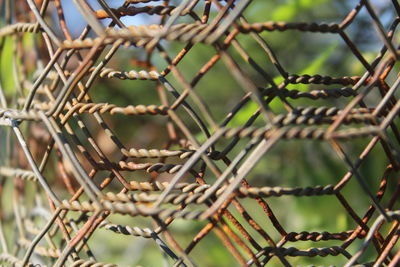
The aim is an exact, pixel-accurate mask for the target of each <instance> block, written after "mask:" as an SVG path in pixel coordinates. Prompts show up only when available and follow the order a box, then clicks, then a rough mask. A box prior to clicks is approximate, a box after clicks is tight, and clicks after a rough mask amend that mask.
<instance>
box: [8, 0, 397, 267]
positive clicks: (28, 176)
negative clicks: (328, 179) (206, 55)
mask: <svg viewBox="0 0 400 267" xmlns="http://www.w3.org/2000/svg"><path fill="white" fill-rule="evenodd" d="M260 1H262V0H260ZM95 2H97V3H98V4H99V5H100V6H101V7H102V9H99V10H95V9H93V8H92V7H91V6H90V5H89V4H88V3H87V2H86V1H84V0H74V1H71V3H70V5H74V6H75V8H76V9H77V10H79V12H80V13H81V14H82V15H83V17H84V18H85V20H86V25H85V26H86V27H85V28H84V30H83V31H82V33H81V34H80V36H79V37H74V36H73V34H71V32H70V30H71V29H70V28H69V27H68V26H67V23H66V20H65V14H64V13H65V12H66V10H65V6H64V5H62V2H61V1H60V0H54V1H49V0H26V1H22V0H21V1H20V0H17V1H10V0H2V1H0V5H1V8H2V12H3V13H2V16H3V20H2V21H3V22H4V23H3V24H2V28H0V38H1V39H0V40H1V41H0V42H1V44H0V45H1V47H2V48H3V49H4V47H5V46H6V42H11V43H12V44H13V52H12V56H11V58H12V59H11V60H12V68H13V69H12V72H13V75H14V77H12V78H11V79H13V80H14V88H13V90H14V91H13V93H12V94H13V95H12V97H10V96H9V95H7V93H6V92H5V90H4V88H3V87H4V84H3V83H4V80H5V77H2V78H1V82H2V87H1V88H0V104H1V108H0V126H1V130H2V133H4V134H3V137H4V138H3V137H2V138H3V139H2V141H1V150H2V151H3V152H4V153H3V154H4V155H5V156H4V157H3V158H2V159H1V160H2V161H1V166H0V176H1V191H0V196H1V206H2V209H1V220H0V244H1V254H0V262H1V263H2V264H3V265H11V266H38V265H39V266H45V265H47V266H64V265H67V266H116V265H115V264H118V262H116V263H115V264H114V263H113V264H111V263H109V264H107V263H102V262H100V261H97V260H96V257H95V256H96V251H95V248H96V246H93V244H91V243H90V240H91V238H92V236H93V234H94V233H95V232H98V231H109V232H110V233H112V234H113V237H112V238H115V239H118V238H120V236H119V235H118V234H122V235H128V236H132V242H134V241H137V239H139V238H145V239H148V238H151V239H153V241H154V243H155V244H156V245H157V246H159V247H160V248H161V250H162V251H163V253H165V254H166V255H167V257H169V258H170V262H173V264H174V265H175V266H180V265H182V266H194V265H199V266H202V262H201V259H196V258H193V257H192V253H191V252H192V251H193V250H194V249H195V247H196V246H198V245H199V244H201V243H202V240H203V239H206V238H207V237H208V236H209V235H210V234H211V233H214V234H215V235H216V236H217V237H218V238H219V240H220V241H221V243H220V244H219V246H221V247H224V248H225V249H226V250H227V251H228V252H229V253H231V254H232V256H233V257H234V259H235V260H236V261H237V262H238V264H239V265H242V266H250V265H255V266H262V265H268V263H271V260H272V259H276V261H275V263H277V264H279V266H280V265H282V266H293V263H291V262H292V260H293V259H295V258H310V259H312V258H315V257H326V259H327V261H326V262H327V264H328V262H329V263H333V264H338V265H343V264H345V266H352V265H357V264H360V265H359V266H381V265H386V266H398V265H399V264H400V252H399V251H398V244H397V243H398V239H399V237H400V232H399V231H400V229H399V227H400V223H399V222H400V221H399V220H400V210H397V206H398V198H399V194H400V184H399V182H400V180H399V179H398V174H399V164H400V163H399V159H400V158H399V156H400V155H399V150H398V149H399V142H400V133H399V130H398V128H397V124H396V120H397V116H398V112H399V109H400V101H398V100H397V96H396V91H397V87H398V85H399V83H400V77H399V75H398V73H396V70H397V69H398V66H396V63H397V61H398V60H399V55H398V46H397V45H396V44H395V43H396V41H398V40H396V30H397V26H398V24H399V22H400V18H399V17H398V16H399V15H400V6H399V4H398V3H397V1H396V0H393V1H391V3H389V4H390V8H391V9H392V10H393V14H394V15H393V16H392V17H391V18H390V19H391V25H390V27H386V28H385V27H384V26H383V24H382V22H381V18H380V17H379V12H378V11H377V10H376V9H375V8H374V7H373V6H372V4H371V3H370V1H368V0H360V1H358V3H356V4H355V6H354V9H352V10H349V11H348V14H347V16H345V17H344V18H343V19H342V20H341V21H338V22H336V23H314V22H274V21H271V22H264V21H261V22H257V23H250V22H249V21H248V20H247V19H249V18H247V17H245V11H246V9H247V8H248V6H249V5H250V4H253V2H257V1H255V0H254V1H250V0H236V1H234V0H226V1H221V0H182V1H175V2H173V1H171V3H170V1H168V0H165V1H162V0H126V1H125V2H124V3H123V5H122V6H120V7H118V8H110V6H109V4H108V3H107V2H106V1H104V0H98V1H95ZM109 2H110V3H111V2H112V1H109ZM388 2H390V1H388ZM174 4H176V5H174ZM361 11H366V12H367V14H368V16H370V18H371V21H372V22H373V23H372V24H373V26H374V27H375V31H376V33H377V35H379V37H380V42H381V43H379V44H376V45H380V46H381V50H380V52H379V53H378V54H377V55H376V57H375V58H374V59H372V60H368V59H366V58H365V57H364V56H363V54H362V52H361V51H360V49H359V48H358V47H357V45H356V44H355V43H353V42H352V40H351V35H349V34H348V32H347V29H348V28H349V27H350V26H351V25H352V24H353V22H354V21H356V20H357V18H358V16H359V13H360V12H361ZM141 14H147V15H153V16H156V17H157V18H158V20H157V21H158V24H157V23H156V24H151V25H139V26H137V25H134V26H132V25H126V24H125V23H124V22H123V20H122V18H125V17H135V16H138V15H141ZM105 19H108V20H105ZM152 21H153V20H152ZM183 21H184V22H183ZM286 31H298V32H309V33H319V34H333V35H336V36H339V38H340V39H341V40H342V42H343V43H344V44H345V45H346V50H347V51H348V52H349V53H351V54H352V55H354V60H355V61H357V62H358V63H359V64H361V66H362V67H363V68H364V73H363V75H359V76H355V75H354V74H352V73H349V74H348V76H343V77H331V76H327V75H322V74H315V73H311V74H302V75H298V74H291V73H288V72H287V71H286V70H285V68H284V67H283V66H282V65H281V63H280V62H279V57H277V56H276V55H275V53H274V52H273V51H272V50H271V48H270V47H269V45H268V43H267V41H266V40H265V39H264V38H263V35H262V34H263V33H265V32H286ZM26 36H31V38H32V43H31V44H29V45H27V44H26V40H25V39H24V37H26ZM242 36H249V37H250V38H252V40H253V41H254V42H255V43H257V44H258V45H259V47H260V48H261V49H262V51H263V53H265V54H266V55H267V57H268V59H269V62H270V63H269V64H270V65H271V66H273V67H274V68H275V71H277V72H278V73H279V74H280V76H281V77H282V78H283V81H282V82H280V83H277V82H276V80H275V79H273V78H272V77H273V76H272V75H271V74H269V73H268V71H267V70H266V69H264V68H263V67H262V66H260V65H259V64H258V63H256V61H255V60H253V59H252V58H251V56H250V55H249V53H248V52H250V51H247V50H246V49H247V48H246V47H243V46H242V44H241V39H240V38H241V37H242ZM172 44H178V45H184V48H183V49H182V50H180V51H179V52H178V53H173V52H174V50H173V48H172ZM196 46H207V47H210V48H212V49H213V51H214V55H213V56H212V57H211V58H210V59H209V60H208V61H207V62H206V63H205V64H204V65H203V66H202V67H201V68H200V70H199V71H198V72H197V73H196V74H195V75H194V76H193V77H192V78H191V79H190V80H189V79H187V77H185V75H184V74H183V72H182V69H180V68H179V66H180V63H181V62H182V61H184V60H186V59H188V58H189V59H190V57H191V54H190V51H191V50H192V49H194V48H195V47H196ZM129 48H134V49H141V50H140V51H141V55H139V54H138V53H136V54H132V60H131V64H132V65H133V67H132V70H123V69H118V66H121V65H118V61H117V60H116V62H117V64H113V60H114V59H115V58H117V57H118V54H119V52H120V51H122V50H124V49H129ZM4 51H5V50H4ZM3 53H5V52H3ZM8 53H9V52H8ZM233 54H235V55H239V57H238V56H233ZM143 55H144V56H143ZM135 56H137V57H138V58H135ZM2 57H4V55H3V56H2ZM143 58H144V60H143ZM239 60H240V61H239ZM159 61H163V62H164V63H165V65H164V67H160V66H159V65H157V64H156V63H155V62H159ZM132 62H133V63H132ZM220 62H222V64H224V65H225V66H226V68H227V69H228V70H229V72H230V73H231V75H232V76H229V77H224V78H223V79H235V80H236V82H237V84H238V86H240V87H241V89H242V90H243V95H242V98H241V99H239V100H238V101H237V103H236V105H235V106H234V107H233V108H232V109H231V110H227V111H226V117H225V118H224V119H223V120H222V121H221V122H220V121H217V120H216V119H215V118H214V114H212V112H211V111H210V107H209V105H208V99H203V98H204V97H203V96H200V94H199V92H198V90H199V89H197V86H198V83H199V82H200V80H207V74H209V73H212V72H213V70H214V69H215V68H216V67H215V66H216V64H219V63H220ZM244 65H246V66H244ZM29 68H33V70H34V71H32V70H31V69H29ZM249 72H252V74H251V73H249ZM253 72H254V73H256V74H257V75H258V76H259V77H261V78H262V79H263V83H262V84H259V83H258V82H257V81H256V80H254V79H253V77H254V75H253ZM232 77H233V78H232ZM8 78H9V79H10V77H8ZM109 80H110V81H109ZM116 80H121V81H124V80H125V81H124V82H128V81H129V82H130V81H132V84H134V83H135V82H137V80H142V81H144V82H146V83H151V84H152V86H153V85H154V88H156V89H157V90H156V91H155V92H154V93H156V92H158V95H159V99H160V100H159V102H158V103H155V104H150V105H145V104H142V103H134V104H132V105H128V106H118V105H115V104H112V103H105V102H95V100H94V98H93V97H92V96H91V95H94V94H95V92H96V89H97V86H98V83H102V82H105V83H106V84H107V85H108V86H110V85H112V86H118V85H119V84H121V83H115V81H116ZM265 84H267V86H265ZM299 84H307V85H320V87H318V88H317V89H312V90H309V91H304V90H296V89H292V87H289V86H290V85H294V86H296V85H299ZM112 86H111V87H112ZM208 86H210V87H213V86H214V87H215V90H218V85H215V84H209V85H208ZM332 86H335V87H332ZM338 86H343V87H341V88H338ZM109 90H113V88H109ZM377 91H378V92H380V95H379V96H378V97H376V96H375V98H376V99H375V102H374V103H373V104H370V102H368V101H366V100H367V99H368V96H369V95H371V92H377ZM210 97H212V96H210ZM301 99H308V100H309V101H311V102H308V103H312V104H310V105H309V106H305V107H304V106H303V107H302V106H299V105H297V103H298V101H299V100H301ZM273 100H274V101H280V102H281V103H282V105H283V106H284V107H285V109H286V110H284V111H282V112H280V111H277V110H274V108H272V107H271V106H270V103H271V102H272V101H273ZM321 100H326V101H324V102H321ZM377 100H379V101H377ZM221 101H224V100H221ZM250 102H252V103H253V102H254V103H256V104H257V105H258V109H257V110H256V112H255V113H254V114H252V115H251V116H250V117H249V118H248V121H247V123H246V124H245V125H242V126H241V127H237V126H235V127H232V126H231V125H230V122H231V121H232V119H233V118H234V117H235V116H236V115H237V114H238V113H239V112H240V111H241V110H242V109H243V108H244V107H245V106H246V105H247V104H248V103H250ZM321 103H323V104H321ZM338 103H341V104H340V105H339V104H338ZM116 114H119V115H120V116H124V119H125V121H126V122H127V123H129V120H130V119H131V118H132V116H133V117H135V116H139V115H140V116H145V120H147V121H150V122H151V121H152V117H149V115H151V116H156V117H163V118H165V120H163V125H162V129H159V131H160V132H159V139H160V142H159V143H161V142H165V145H164V146H162V147H159V148H155V147H150V146H149V147H143V146H141V147H137V148H136V147H129V144H126V142H124V141H122V140H120V138H118V136H117V134H115V130H116V129H113V123H112V118H113V117H111V118H110V117H109V115H116ZM183 114H185V115H183ZM257 118H260V120H261V121H262V126H256V125H253V123H254V121H255V120H256V119H257ZM110 121H111V123H110ZM155 125H157V124H155ZM193 125H195V126H193ZM157 127H160V125H159V124H158V126H157ZM90 129H96V130H94V131H92V130H90ZM95 131H97V132H95ZM36 132H38V133H36ZM94 132H95V133H94ZM99 132H102V133H103V136H105V137H103V138H102V139H101V140H99V137H98V136H99V134H98V133H99ZM199 134H200V135H201V136H203V137H204V138H203V139H201V138H199ZM301 139H309V140H311V141H312V142H323V143H327V144H329V145H330V146H331V147H332V148H333V150H332V151H335V152H336V155H334V154H335V153H332V155H331V156H332V158H334V157H338V158H339V159H340V160H341V162H342V164H343V165H344V166H345V168H346V170H347V172H346V173H344V175H343V176H342V177H337V180H336V181H334V182H332V184H325V185H307V186H301V185H299V186H296V187H286V186H282V187H281V186H269V185H268V184H263V185H261V186H253V185H252V184H251V183H252V182H253V180H251V171H252V170H253V169H254V167H255V165H256V164H257V163H258V162H259V161H260V160H261V159H262V158H263V157H265V156H266V155H267V154H268V153H270V151H271V149H272V148H273V147H274V146H276V145H277V144H278V143H282V142H286V141H285V140H297V141H296V142H300V140H301ZM358 139H363V140H368V143H366V145H365V146H364V150H363V151H362V153H361V154H360V155H357V158H356V159H354V157H352V156H351V155H350V154H349V153H348V152H347V151H346V149H345V148H344V143H343V142H346V141H347V142H348V140H358ZM105 144H107V146H108V147H110V146H111V147H113V149H111V150H110V149H108V150H107V149H104V146H105ZM378 146H380V147H381V148H382V149H383V151H384V155H382V156H384V157H387V160H388V163H387V166H381V167H385V170H384V173H382V176H381V177H378V178H375V179H376V180H377V181H378V183H379V186H378V188H376V187H374V186H372V185H370V184H369V181H368V180H365V179H364V176H363V173H362V172H361V171H360V169H361V168H360V166H362V165H363V162H364V161H365V158H366V157H368V155H369V154H370V153H371V151H372V150H373V149H374V148H375V147H378ZM106 150H107V151H106ZM315 168H318V166H315ZM163 175H164V176H163ZM143 176H144V177H145V178H143ZM389 176H390V177H389ZM10 178H12V179H10ZM305 179H306V178H305ZM306 180H307V179H306ZM352 181H355V182H357V186H358V187H360V188H362V190H363V194H364V195H365V196H367V198H368V201H369V204H370V205H369V207H368V209H367V210H366V211H365V210H356V208H353V207H352V205H351V204H350V201H349V199H350V198H351V195H346V194H344V193H343V190H344V189H345V188H346V186H347V185H348V184H349V183H351V182H352ZM389 182H390V186H391V187H393V188H394V189H393V188H391V189H390V190H389V189H388V188H387V187H388V186H387V185H388V183H389ZM258 184H259V183H258ZM283 196H286V197H291V198H303V197H316V198H317V199H318V198H324V197H325V198H326V197H327V196H332V197H334V198H335V200H332V201H336V202H338V203H340V205H342V206H343V208H344V210H345V211H346V213H347V214H348V216H349V217H350V218H351V220H353V221H354V223H355V227H352V228H351V229H342V230H341V231H340V232H336V233H332V232H328V231H326V230H321V231H314V230H310V229H304V231H301V232H292V231H290V229H288V228H287V227H286V226H285V225H284V223H282V222H281V221H280V219H279V216H277V215H276V214H275V212H276V210H279V209H285V207H279V206H278V207H277V206H274V207H271V205H270V200H271V199H273V198H278V197H283ZM10 198H12V200H10ZM243 200H248V201H253V202H254V205H255V206H259V207H261V209H262V210H263V211H264V212H265V216H264V217H263V218H264V220H267V221H268V222H269V223H270V224H271V227H265V226H264V225H265V223H264V222H260V220H259V219H256V218H255V217H254V216H253V215H252V212H251V211H250V208H249V207H248V206H246V204H245V202H243ZM11 202H12V203H11ZM273 209H274V210H273ZM299 212H300V211H299ZM115 214H121V215H126V216H130V217H132V218H144V219H146V220H147V221H148V222H151V223H150V224H149V227H141V226H139V225H134V224H130V225H121V224H118V223H116V222H114V221H113V217H112V215H115ZM293 216H294V215H293ZM179 219H183V220H187V221H189V222H193V223H194V221H199V222H201V223H202V228H201V229H200V230H199V231H198V232H197V233H195V235H194V236H191V237H190V241H189V242H186V243H185V242H180V241H179V240H177V239H176V238H174V231H173V228H171V227H170V225H172V224H173V223H174V222H175V221H176V220H179ZM10 225H11V226H10ZM10 227H11V228H10ZM7 229H12V231H10V230H7ZM272 231H276V232H277V233H279V238H278V239H277V238H274V237H273V236H272V235H271V232H272ZM11 232H12V234H11ZM256 236H257V237H256ZM188 238H189V237H188ZM10 240H11V242H10ZM260 240H261V241H260ZM303 241H312V242H306V243H304V244H306V245H305V246H304V245H298V244H301V243H302V242H303ZM325 241H332V242H335V243H334V244H335V245H331V246H325V245H324V242H325ZM329 244H333V243H329ZM367 249H368V252H366V250H367ZM366 253H368V254H369V258H368V257H367V258H368V259H369V260H368V261H367V262H365V261H364V259H365V258H366V257H365V254H366ZM371 255H372V256H371ZM329 258H330V259H329ZM328 259H329V260H328ZM371 259H372V260H371ZM311 262H312V261H311ZM271 264H272V263H271ZM215 266H219V263H218V262H216V263H215Z"/></svg>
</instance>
